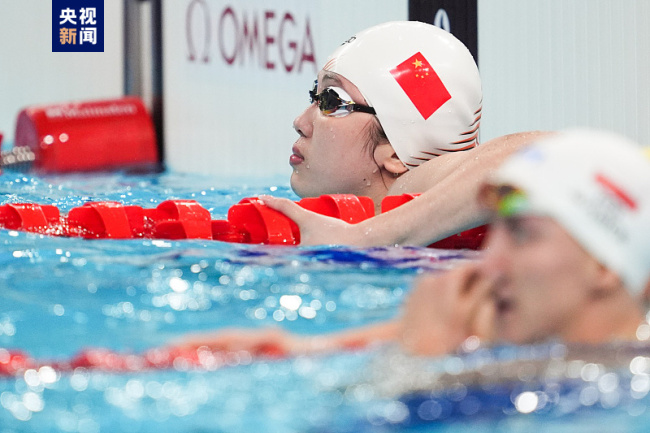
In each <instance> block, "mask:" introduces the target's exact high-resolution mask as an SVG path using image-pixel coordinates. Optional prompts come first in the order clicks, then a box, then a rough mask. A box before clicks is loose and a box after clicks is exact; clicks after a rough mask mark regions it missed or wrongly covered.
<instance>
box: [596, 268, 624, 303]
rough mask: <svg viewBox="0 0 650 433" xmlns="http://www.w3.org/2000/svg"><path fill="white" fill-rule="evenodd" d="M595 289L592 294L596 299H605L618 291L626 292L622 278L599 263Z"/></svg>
mask: <svg viewBox="0 0 650 433" xmlns="http://www.w3.org/2000/svg"><path fill="white" fill-rule="evenodd" d="M596 266H597V267H598V268H597V270H596V272H597V276H596V279H595V287H594V288H593V291H592V294H593V295H594V297H595V298H605V297H609V296H611V295H612V294H614V293H615V292H616V291H617V290H625V291H627V290H626V289H625V287H624V285H623V281H622V280H621V277H619V276H618V274H616V272H614V271H612V270H610V269H608V268H607V267H606V266H604V265H602V264H600V263H597V264H596Z"/></svg>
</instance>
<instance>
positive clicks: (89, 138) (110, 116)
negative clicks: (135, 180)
mask: <svg viewBox="0 0 650 433" xmlns="http://www.w3.org/2000/svg"><path fill="white" fill-rule="evenodd" d="M116 131H119V139H116V134H115V133H116ZM14 148H16V149H29V150H30V151H31V152H32V153H33V158H34V161H33V168H34V169H36V170H37V171H39V172H44V173H65V172H70V171H94V170H113V169H124V168H127V167H153V166H155V165H156V164H157V163H158V147H157V145H156V134H155V131H154V127H153V122H152V121H151V117H150V116H149V113H148V111H147V109H146V107H145V105H144V103H143V101H142V100H141V99H139V98H135V97H130V96H128V97H123V98H117V99H106V100H97V101H79V102H69V103H59V104H52V105H43V106H30V107H27V108H25V109H23V110H21V111H20V113H18V116H17V118H16V133H15V139H14Z"/></svg>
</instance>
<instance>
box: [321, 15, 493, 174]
mask: <svg viewBox="0 0 650 433" xmlns="http://www.w3.org/2000/svg"><path fill="white" fill-rule="evenodd" d="M323 70H325V71H330V72H335V73H337V74H340V75H342V76H343V77H345V78H347V79H348V80H350V82H352V84H354V85H355V86H357V88H358V89H359V91H360V92H361V94H362V95H363V97H364V98H365V99H366V102H367V103H368V104H370V106H372V107H373V108H374V109H375V111H376V112H377V118H378V119H379V122H380V123H381V125H382V127H383V128H384V132H386V136H387V137H388V140H389V141H390V143H391V145H392V146H393V149H395V152H396V153H397V156H398V157H399V158H400V160H401V161H402V162H403V163H404V164H405V165H406V166H407V167H408V168H413V167H416V166H418V165H420V164H422V163H423V162H425V161H428V160H429V159H431V158H433V157H435V156H438V155H441V154H443V153H447V152H455V151H458V150H466V149H470V148H472V147H475V146H476V145H477V144H478V129H479V124H480V119H481V103H482V93H481V79H480V77H479V74H478V68H477V67H476V63H475V62H474V58H473V57H472V55H471V53H470V52H469V50H468V49H467V48H466V47H465V45H463V44H462V42H460V41H459V40H458V39H456V38H455V37H454V36H453V35H451V34H450V33H448V32H446V31H444V30H442V29H440V28H438V27H435V26H432V25H430V24H424V23H420V22H415V21H395V22H388V23H384V24H380V25H378V26H375V27H371V28H369V29H366V30H364V31H362V32H360V33H357V34H356V35H355V36H353V37H352V38H350V39H349V40H347V41H346V42H345V43H343V45H341V46H340V47H339V48H338V49H337V50H336V51H334V53H333V54H332V55H331V56H330V57H329V59H328V60H327V62H326V63H325V66H324V67H323Z"/></svg>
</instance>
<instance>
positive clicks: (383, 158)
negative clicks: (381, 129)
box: [373, 143, 408, 176]
mask: <svg viewBox="0 0 650 433" xmlns="http://www.w3.org/2000/svg"><path fill="white" fill-rule="evenodd" d="M373 156H374V158H375V162H377V164H378V165H379V166H380V167H382V168H384V169H385V170H386V171H388V172H389V173H392V174H393V175H395V176H399V175H400V174H402V173H404V172H406V171H407V170H408V169H407V168H406V166H405V165H404V163H402V160H400V159H399V158H398V157H397V153H395V149H393V146H392V145H391V144H390V143H381V144H379V145H378V146H377V147H375V152H374V155H373Z"/></svg>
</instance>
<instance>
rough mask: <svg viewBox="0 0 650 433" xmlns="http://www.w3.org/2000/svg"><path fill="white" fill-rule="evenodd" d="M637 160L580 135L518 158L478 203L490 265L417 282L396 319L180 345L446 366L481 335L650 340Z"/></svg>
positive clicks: (615, 140) (597, 135)
mask: <svg viewBox="0 0 650 433" xmlns="http://www.w3.org/2000/svg"><path fill="white" fill-rule="evenodd" d="M641 149H642V148H641V147H640V146H638V145H636V144H635V143H632V142H630V141H628V140H627V139H624V138H622V137H620V136H617V135H613V134H610V133H606V132H601V131H591V130H573V131H566V132H563V133H560V134H558V135H554V136H551V137H547V138H545V139H542V140H540V141H539V142H537V143H535V144H533V145H531V146H530V147H528V148H526V149H524V150H522V151H520V152H517V153H516V154H514V155H513V156H511V157H510V158H509V159H508V160H507V161H506V162H505V163H504V164H503V165H502V166H501V167H500V168H499V169H498V170H497V171H496V173H495V174H494V175H493V176H491V177H490V180H489V181H488V182H486V183H484V184H483V186H482V187H481V188H480V189H481V192H480V193H479V195H478V197H479V200H477V201H479V202H481V203H482V205H483V206H485V207H486V208H487V209H488V210H489V211H490V212H491V213H492V215H493V216H494V221H493V223H492V226H491V229H490V232H489V237H488V240H487V248H486V251H485V252H484V256H483V257H482V258H481V259H480V260H479V261H477V262H473V263H471V264H468V265H467V266H463V267H459V268H456V269H454V270H451V271H448V272H445V273H443V274H434V275H431V276H429V277H424V278H422V279H420V280H419V282H418V283H417V284H416V286H415V288H414V290H413V291H412V292H411V293H410V294H409V298H408V299H407V301H406V302H405V305H404V310H403V314H402V315H401V317H400V318H398V319H396V320H393V321H390V322H387V323H381V324H377V325H373V326H369V327H366V328H362V329H354V330H348V331H345V332H342V333H339V334H330V335H322V336H316V337H313V336H310V337H305V336H298V335H294V334H289V333H287V332H284V331H280V330H269V331H266V332H263V333H259V332H257V331H249V332H247V331H226V332H224V333H217V334H216V335H207V336H206V335H204V336H196V337H192V338H189V339H187V340H184V342H183V344H182V345H184V346H189V347H198V346H207V347H210V348H213V349H222V350H232V349H234V350H250V349H251V348H256V347H260V346H264V347H269V346H272V347H276V348H277V349H278V350H279V351H280V352H282V353H286V354H302V353H314V352H323V351H332V350H342V349H345V348H350V347H355V346H360V345H364V344H366V343H369V342H373V341H381V342H386V341H395V342H397V343H398V344H399V345H400V346H401V347H402V348H403V349H404V350H405V351H406V352H408V353H412V354H417V355H440V354H444V353H448V352H451V351H454V350H456V349H457V348H458V347H459V346H460V345H461V344H462V343H463V342H464V341H465V340H466V339H467V338H468V337H470V336H476V335H478V336H479V337H481V338H482V339H483V340H484V341H485V340H487V341H492V342H509V343H515V344H527V343H536V342H540V341H543V340H547V339H560V340H562V341H565V342H570V343H576V342H580V343H590V344H599V343H604V342H608V341H612V340H635V339H636V338H637V335H638V334H637V332H638V330H640V329H643V328H642V327H643V326H645V329H646V330H649V329H650V327H648V325H647V324H646V323H645V320H644V319H645V317H644V309H643V303H644V301H645V300H646V299H647V297H648V293H649V292H650V229H649V227H650V196H649V195H648V191H650V153H649V152H648V151H647V150H646V151H645V153H644V152H643V151H642V150H641ZM641 337H643V338H645V339H647V338H648V335H647V334H646V335H645V336H641Z"/></svg>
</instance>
